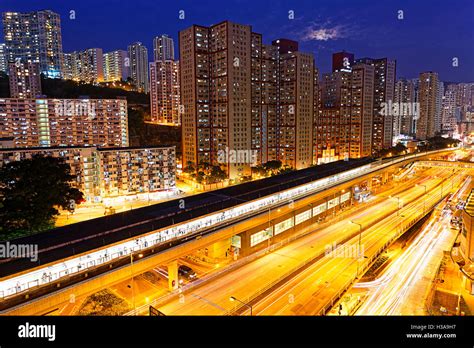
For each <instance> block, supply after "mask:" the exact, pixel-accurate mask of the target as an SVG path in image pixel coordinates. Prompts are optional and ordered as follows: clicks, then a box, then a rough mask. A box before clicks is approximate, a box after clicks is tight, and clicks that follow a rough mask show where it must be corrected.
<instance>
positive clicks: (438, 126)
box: [435, 81, 444, 133]
mask: <svg viewBox="0 0 474 348" xmlns="http://www.w3.org/2000/svg"><path fill="white" fill-rule="evenodd" d="M443 96H444V83H443V82H441V81H438V89H437V94H436V112H435V133H441V130H442V124H443Z"/></svg>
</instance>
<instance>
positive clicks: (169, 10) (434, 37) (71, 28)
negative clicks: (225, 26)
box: [0, 0, 474, 82]
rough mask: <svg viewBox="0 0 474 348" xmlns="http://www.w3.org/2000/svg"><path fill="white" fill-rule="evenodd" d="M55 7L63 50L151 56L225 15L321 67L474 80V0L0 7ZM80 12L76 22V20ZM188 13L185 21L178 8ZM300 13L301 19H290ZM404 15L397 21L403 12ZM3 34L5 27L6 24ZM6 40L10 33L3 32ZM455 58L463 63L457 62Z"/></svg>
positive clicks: (191, 0) (4, 7) (50, 2)
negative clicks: (350, 57)
mask: <svg viewBox="0 0 474 348" xmlns="http://www.w3.org/2000/svg"><path fill="white" fill-rule="evenodd" d="M40 9H50V10H53V11H55V12H57V13H59V14H60V15H61V20H62V35H63V49H64V52H70V51H73V50H81V49H86V48H91V47H100V48H103V49H104V52H107V51H111V50H115V49H126V47H127V45H128V44H129V43H131V42H134V41H141V42H142V43H144V44H145V45H146V46H147V48H148V51H149V55H150V57H151V56H152V51H153V50H152V48H153V44H152V40H153V37H154V36H157V35H161V34H168V35H170V36H171V37H173V38H174V39H175V49H176V51H177V50H178V47H177V43H178V41H177V37H178V31H179V30H181V29H184V28H187V27H189V26H190V25H192V24H201V25H211V24H215V23H218V22H221V21H223V20H226V19H229V20H231V21H234V22H237V23H242V24H249V25H252V27H253V31H255V32H258V33H261V34H263V39H264V42H265V43H270V42H271V41H272V40H274V39H277V38H282V37H286V38H289V39H293V40H297V41H299V42H300V50H301V51H305V52H312V53H313V54H314V55H315V58H316V65H317V66H318V68H319V69H320V72H322V73H324V72H328V71H330V69H331V66H330V65H331V54H332V53H334V52H337V51H341V50H346V51H349V52H352V53H354V54H355V56H356V58H362V57H373V58H379V57H389V58H393V59H396V60H397V77H408V78H412V77H417V76H418V74H419V73H420V72H421V71H429V70H432V71H436V72H438V73H439V74H440V79H441V80H442V81H450V82H474V68H473V63H474V17H473V15H474V1H472V0H444V1H441V0H439V1H437V0H306V1H301V0H288V1H282V0H271V1H266V0H265V1H263V0H240V1H239V0H213V1H210V0H209V1H203V0H168V1H163V0H77V1H73V0H67V1H64V0H38V1H35V0H21V1H20V0H2V1H1V3H0V11H1V12H4V11H18V12H27V11H32V10H40ZM70 10H74V11H75V13H76V19H74V20H72V19H70V18H69V11H70ZM180 10H184V11H185V19H184V20H181V19H179V18H178V12H179V11H180ZM290 10H293V11H294V13H295V19H293V20H290V19H288V11H290ZM399 10H401V11H403V17H404V18H403V19H402V20H400V19H398V18H397V17H398V15H399V14H398V11H399ZM2 33H3V28H2ZM0 39H1V40H2V41H3V35H0ZM453 57H457V58H458V59H459V66H458V67H453V66H452V60H453Z"/></svg>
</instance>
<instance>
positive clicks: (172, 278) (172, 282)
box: [168, 260, 179, 291]
mask: <svg viewBox="0 0 474 348" xmlns="http://www.w3.org/2000/svg"><path fill="white" fill-rule="evenodd" d="M178 285H179V279H178V261H177V260H174V261H171V262H170V263H168V288H169V290H170V291H173V290H175V289H177V288H178Z"/></svg>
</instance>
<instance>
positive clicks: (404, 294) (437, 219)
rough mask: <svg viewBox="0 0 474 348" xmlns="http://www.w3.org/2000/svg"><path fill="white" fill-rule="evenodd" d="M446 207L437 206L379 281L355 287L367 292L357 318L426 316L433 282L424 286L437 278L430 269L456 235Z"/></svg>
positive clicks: (450, 214) (463, 190)
mask: <svg viewBox="0 0 474 348" xmlns="http://www.w3.org/2000/svg"><path fill="white" fill-rule="evenodd" d="M469 182H470V180H469V181H467V183H466V184H465V185H463V187H462V188H461V189H460V190H459V192H457V195H456V196H457V197H456V198H455V199H453V201H457V199H459V197H460V196H461V195H463V194H465V193H466V190H467V188H468V185H467V184H468V183H469ZM445 206H446V202H444V201H443V202H441V203H440V204H439V205H438V206H437V208H436V210H435V211H434V213H433V214H432V216H431V218H430V220H429V221H428V223H427V224H426V225H425V226H424V227H423V229H422V230H421V231H420V233H419V234H418V235H417V236H416V238H415V240H414V241H413V242H412V243H411V244H410V245H409V247H408V248H407V249H406V250H405V251H403V253H402V255H400V257H398V258H397V259H396V260H395V261H394V262H393V263H392V264H391V265H390V266H389V267H388V268H387V269H385V270H384V272H383V273H382V274H381V275H380V276H379V277H378V278H377V279H376V280H374V281H370V282H360V283H357V284H356V285H355V286H354V288H360V289H366V290H368V293H367V294H366V296H365V298H364V300H363V302H362V304H361V305H360V307H359V308H358V309H357V311H356V312H355V315H394V314H395V315H407V314H411V315H413V314H425V313H423V310H422V309H421V310H420V307H421V308H423V303H424V300H425V299H426V292H427V291H428V290H429V285H431V284H430V281H427V282H423V278H426V279H428V280H429V279H431V278H432V277H433V276H434V274H429V273H430V272H429V267H428V265H429V264H430V263H433V262H434V263H435V264H437V263H438V262H439V256H440V255H439V253H435V251H436V248H438V249H441V252H442V250H449V249H450V247H451V246H452V243H453V242H454V239H455V237H456V235H457V232H456V231H453V230H452V229H451V225H450V220H451V217H452V211H451V210H450V209H444V208H445ZM440 247H441V248H440ZM436 261H438V262H436ZM419 283H425V284H422V285H425V286H417V285H418V284H419ZM407 309H408V310H407Z"/></svg>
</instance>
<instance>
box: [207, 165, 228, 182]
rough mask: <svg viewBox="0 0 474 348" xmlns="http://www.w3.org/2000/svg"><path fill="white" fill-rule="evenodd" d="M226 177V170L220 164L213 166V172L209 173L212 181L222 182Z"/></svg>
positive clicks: (209, 178)
mask: <svg viewBox="0 0 474 348" xmlns="http://www.w3.org/2000/svg"><path fill="white" fill-rule="evenodd" d="M225 178H226V174H225V172H224V171H223V170H222V168H221V167H219V166H212V168H211V172H210V174H209V175H208V180H209V182H210V183H216V182H221V181H223V180H224V179H225Z"/></svg>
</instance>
